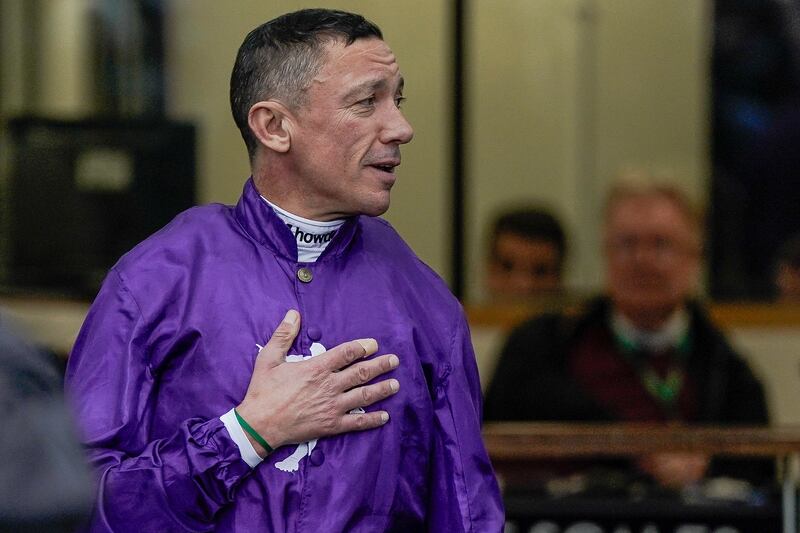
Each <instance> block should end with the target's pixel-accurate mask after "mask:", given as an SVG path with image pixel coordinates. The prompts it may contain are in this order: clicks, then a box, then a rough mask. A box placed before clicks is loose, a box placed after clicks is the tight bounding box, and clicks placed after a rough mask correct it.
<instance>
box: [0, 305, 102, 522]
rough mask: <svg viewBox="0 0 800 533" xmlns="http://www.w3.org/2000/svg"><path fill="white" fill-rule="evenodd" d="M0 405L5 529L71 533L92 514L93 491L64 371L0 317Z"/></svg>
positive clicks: (0, 515) (0, 501)
mask: <svg viewBox="0 0 800 533" xmlns="http://www.w3.org/2000/svg"><path fill="white" fill-rule="evenodd" d="M0 406H2V409H3V413H4V422H3V431H2V432H0V530H2V531H7V530H11V531H20V532H25V531H43V530H47V531H71V530H72V528H74V527H75V526H76V525H78V524H79V523H81V522H82V521H83V520H85V519H86V518H87V517H88V513H89V509H90V508H91V501H92V490H91V482H90V479H89V474H88V467H87V465H86V459H85V457H84V455H83V452H82V450H81V448H80V446H79V444H78V439H77V436H76V435H75V431H74V429H73V426H72V419H71V417H70V415H69V413H68V410H67V407H66V405H65V402H64V397H63V394H62V387H61V377H60V373H59V371H58V368H57V365H56V364H55V361H54V360H53V359H52V356H50V355H49V354H47V353H46V352H43V351H41V350H39V349H37V348H36V347H34V346H33V345H31V344H29V343H28V342H27V341H25V340H24V339H23V338H22V337H20V336H19V335H18V334H17V333H16V332H15V331H13V330H12V328H10V327H9V326H8V324H7V323H6V322H5V320H4V319H3V317H2V316H0ZM54 436H57V437H56V438H54Z"/></svg>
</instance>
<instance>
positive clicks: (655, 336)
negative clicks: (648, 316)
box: [610, 306, 689, 349]
mask: <svg viewBox="0 0 800 533" xmlns="http://www.w3.org/2000/svg"><path fill="white" fill-rule="evenodd" d="M610 325H611V329H612V330H613V331H614V332H615V333H616V334H617V335H618V336H620V337H622V338H625V339H627V340H628V341H630V342H631V343H632V344H634V345H640V346H646V347H649V348H652V349H662V348H666V347H674V346H676V345H678V344H679V343H680V342H681V339H683V338H684V337H685V336H686V332H687V331H688V328H689V313H688V311H687V309H686V307H685V306H682V307H679V308H678V309H674V310H672V312H671V313H670V314H669V315H667V316H666V317H663V316H662V318H661V320H659V321H658V323H647V322H646V321H642V317H641V316H640V315H636V316H635V317H632V316H630V314H626V313H624V312H622V311H621V310H619V309H614V310H612V312H611V324H610Z"/></svg>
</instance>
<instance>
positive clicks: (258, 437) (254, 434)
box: [233, 408, 272, 453]
mask: <svg viewBox="0 0 800 533" xmlns="http://www.w3.org/2000/svg"><path fill="white" fill-rule="evenodd" d="M233 414H235V415H236V420H238V421H239V425H241V426H242V429H244V430H245V431H246V432H247V433H249V434H250V436H251V437H253V439H255V441H256V442H257V443H259V444H260V445H261V446H262V447H263V448H264V449H265V450H267V453H272V446H270V445H269V444H268V443H267V441H265V440H264V437H262V436H261V435H259V434H258V431H256V430H255V429H253V428H252V426H250V424H248V423H247V422H245V421H244V418H242V415H240V414H239V411H237V410H236V408H234V409H233Z"/></svg>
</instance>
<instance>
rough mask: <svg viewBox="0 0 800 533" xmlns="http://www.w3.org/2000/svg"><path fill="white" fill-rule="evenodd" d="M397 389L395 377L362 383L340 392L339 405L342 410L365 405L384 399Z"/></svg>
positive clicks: (398, 384) (398, 386)
mask: <svg viewBox="0 0 800 533" xmlns="http://www.w3.org/2000/svg"><path fill="white" fill-rule="evenodd" d="M399 390H400V382H399V381H397V380H396V379H387V380H384V381H381V382H380V383H374V384H372V385H364V386H363V387H357V388H355V389H351V390H349V391H347V392H345V393H344V394H342V396H341V398H340V399H339V406H340V408H341V409H342V410H343V411H349V410H351V409H355V408H356V407H366V406H368V405H372V404H373V403H375V402H379V401H381V400H385V399H386V398H388V397H389V396H391V395H393V394H395V393H396V392H397V391H399Z"/></svg>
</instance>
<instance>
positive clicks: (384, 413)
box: [381, 411, 389, 424]
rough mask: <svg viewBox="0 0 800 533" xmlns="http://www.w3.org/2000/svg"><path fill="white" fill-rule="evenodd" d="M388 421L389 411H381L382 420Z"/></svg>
mask: <svg viewBox="0 0 800 533" xmlns="http://www.w3.org/2000/svg"><path fill="white" fill-rule="evenodd" d="M388 421H389V413H387V412H386V411H384V412H382V413H381V422H383V423H384V424H385V423H386V422H388Z"/></svg>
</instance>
